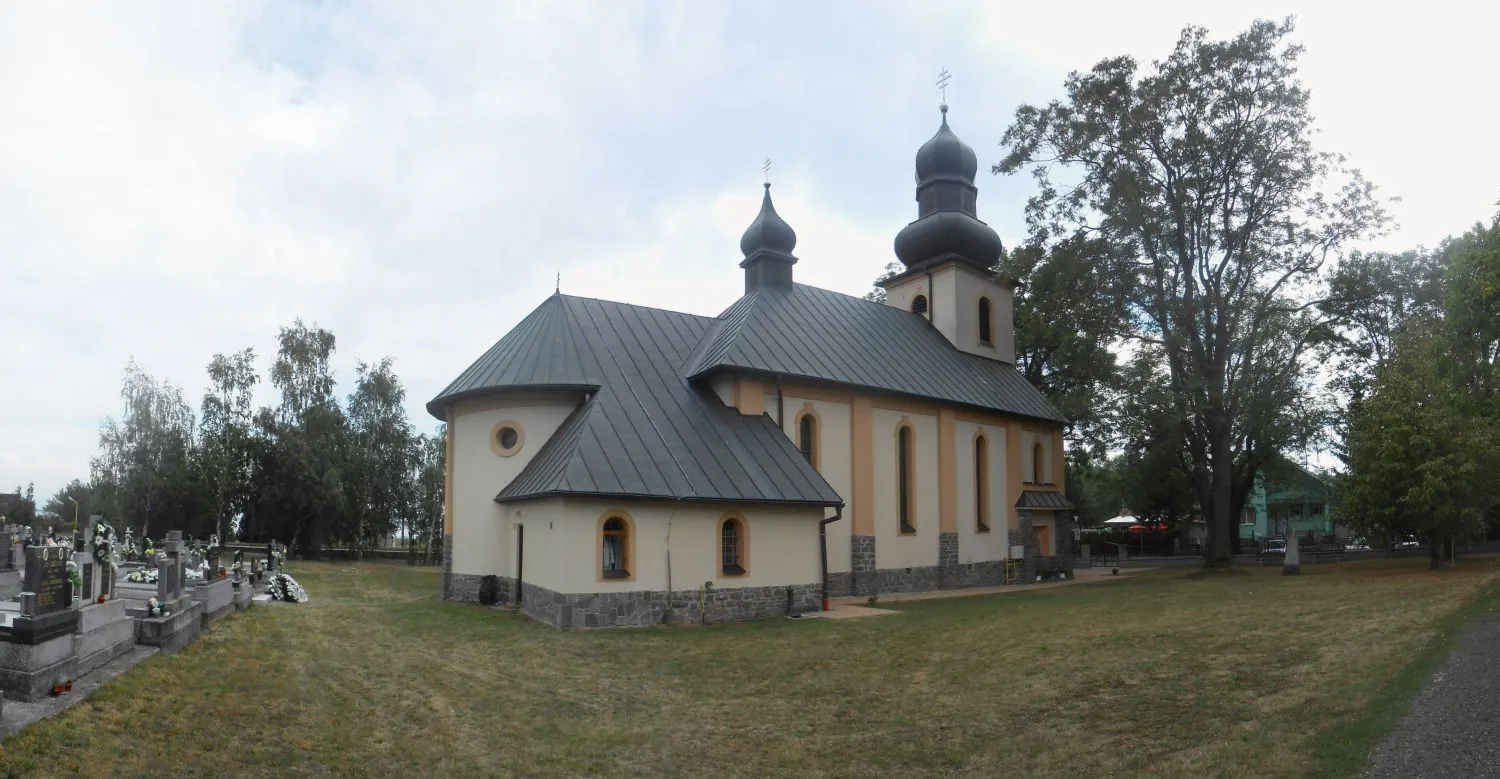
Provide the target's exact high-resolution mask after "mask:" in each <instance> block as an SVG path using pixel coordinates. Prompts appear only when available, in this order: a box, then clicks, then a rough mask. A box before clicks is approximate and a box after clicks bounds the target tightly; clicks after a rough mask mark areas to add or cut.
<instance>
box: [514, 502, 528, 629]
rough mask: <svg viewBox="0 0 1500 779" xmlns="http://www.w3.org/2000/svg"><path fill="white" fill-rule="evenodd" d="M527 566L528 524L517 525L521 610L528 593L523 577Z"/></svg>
mask: <svg viewBox="0 0 1500 779" xmlns="http://www.w3.org/2000/svg"><path fill="white" fill-rule="evenodd" d="M525 564H526V523H524V522H517V523H516V597H515V602H516V607H517V608H520V607H521V605H522V602H523V601H524V599H525V598H524V595H525V592H526V585H525V579H523V578H522V577H521V574H522V572H523V571H524V566H525Z"/></svg>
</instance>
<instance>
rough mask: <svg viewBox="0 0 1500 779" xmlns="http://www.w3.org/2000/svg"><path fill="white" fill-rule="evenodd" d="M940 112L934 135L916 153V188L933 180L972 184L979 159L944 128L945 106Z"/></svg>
mask: <svg viewBox="0 0 1500 779" xmlns="http://www.w3.org/2000/svg"><path fill="white" fill-rule="evenodd" d="M942 112H943V125H942V126H941V127H939V128H938V131H937V134H936V135H934V136H932V138H931V139H930V140H928V141H927V143H924V144H922V148H920V149H917V185H918V186H920V185H922V184H924V183H926V182H928V181H932V180H934V179H961V180H962V181H964V182H966V183H969V184H973V183H974V175H975V174H976V173H978V172H979V158H978V157H977V156H975V154H974V150H973V149H971V148H969V145H968V144H967V143H964V142H963V141H961V140H959V139H958V136H957V135H954V134H953V130H951V129H949V128H948V106H943V107H942Z"/></svg>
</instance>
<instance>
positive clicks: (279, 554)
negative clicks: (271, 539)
mask: <svg viewBox="0 0 1500 779" xmlns="http://www.w3.org/2000/svg"><path fill="white" fill-rule="evenodd" d="M271 554H272V556H273V557H275V558H276V567H277V568H281V567H282V566H284V565H286V547H284V546H278V547H276V548H275V549H274V550H272V552H271Z"/></svg>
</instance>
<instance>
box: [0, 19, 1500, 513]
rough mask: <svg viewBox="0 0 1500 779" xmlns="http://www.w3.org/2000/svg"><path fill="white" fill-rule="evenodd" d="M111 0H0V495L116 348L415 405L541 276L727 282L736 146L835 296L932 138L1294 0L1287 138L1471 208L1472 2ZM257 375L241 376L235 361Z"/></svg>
mask: <svg viewBox="0 0 1500 779" xmlns="http://www.w3.org/2000/svg"><path fill="white" fill-rule="evenodd" d="M1342 5H1343V4H1339V3H1327V4H1319V3H1309V2H1302V3H1287V2H1262V1H1260V0H1247V2H1244V3H1235V4H1205V3H1201V2H1195V3H1187V2H1166V3H1137V4H1119V3H1112V2H1092V1H1091V0H1090V1H1088V2H1074V3H1069V4H1067V5H1066V6H1065V7H1062V6H1053V5H1050V4H1014V3H993V2H960V1H958V0H929V1H928V2H923V3H903V2H875V1H873V0H858V1H829V2H818V3H804V2H800V1H793V2H786V1H783V0H775V1H771V2H762V1H757V2H749V1H748V0H745V1H742V2H734V3H730V2H707V3H705V2H690V1H688V2H678V3H674V2H668V1H667V0H645V1H644V2H626V1H624V0H610V1H609V2H603V1H602V0H601V1H599V2H589V3H576V2H559V1H557V0H547V1H546V2H530V3H522V2H493V3H492V2H478V1H477V0H475V1H473V2H454V1H450V0H438V1H436V2H429V3H415V2H409V1H405V0H403V1H401V2H380V1H379V0H372V1H370V2H360V3H349V2H332V1H330V2H309V3H292V2H274V3H273V2H253V1H250V0H243V1H241V0H217V1H216V2H213V3H194V4H183V3H168V2H147V1H146V0H141V2H132V3H106V2H102V1H99V2H89V3H78V4H72V3H69V4H60V3H7V4H4V5H3V6H0V73H5V74H6V76H5V77H4V78H0V279H3V282H0V283H3V287H0V289H3V290H4V296H3V304H0V489H9V488H10V487H11V486H12V485H14V484H24V483H26V482H35V484H36V490H37V496H38V500H39V502H40V501H41V500H44V499H45V497H46V496H48V495H50V494H52V493H53V492H55V491H56V490H57V489H58V488H60V487H61V486H62V485H63V484H64V483H66V482H67V481H68V480H70V479H72V478H83V479H85V480H86V479H87V478H88V471H89V458H90V457H91V456H92V455H93V454H94V453H95V450H96V448H97V444H98V430H99V426H100V424H101V423H102V422H103V421H104V420H105V419H106V418H108V417H111V416H118V415H119V414H120V412H121V408H122V403H121V401H120V398H119V385H120V379H121V375H122V372H123V370H124V368H125V366H126V364H127V363H128V362H129V361H130V360H131V359H132V358H134V359H135V360H136V361H138V362H139V363H140V364H141V366H142V367H143V368H144V369H145V370H146V371H147V372H149V373H151V374H153V375H154V376H156V377H158V378H162V379H166V380H168V381H170V382H172V383H173V384H176V385H178V386H179V387H181V388H182V389H183V391H184V393H185V395H186V397H188V398H189V399H190V400H191V401H192V403H193V405H194V406H195V407H196V406H197V405H198V404H197V399H198V398H200V397H201V396H202V393H203V388H204V384H205V378H206V374H205V368H206V366H207V364H208V362H209V360H210V358H211V357H212V356H213V355H214V354H216V353H228V352H232V351H237V350H239V349H243V348H246V347H253V348H254V349H255V350H256V353H257V355H258V356H259V357H260V367H261V372H262V376H263V377H264V375H265V373H266V371H267V370H268V368H269V365H270V358H271V357H272V356H273V355H274V352H275V338H276V333H277V331H278V328H280V327H281V326H285V325H289V324H291V323H292V322H293V321H294V320H295V319H297V318H299V317H300V318H301V319H303V320H304V321H305V322H307V323H309V324H316V325H319V326H322V327H325V328H328V329H330V330H332V331H333V332H334V334H335V335H336V336H337V338H338V351H337V354H336V356H335V361H334V365H335V368H336V369H337V370H338V372H339V378H340V381H341V385H340V387H339V392H340V394H346V393H347V392H348V391H349V389H350V385H351V383H352V377H353V373H354V366H355V365H356V364H357V362H358V361H366V362H374V361H377V360H379V359H380V358H382V357H386V356H389V357H391V358H393V360H394V362H395V368H396V371H397V372H398V374H399V375H400V376H401V378H402V380H403V381H404V383H405V386H406V389H407V393H408V406H409V409H410V413H411V417H412V420H413V421H414V423H415V424H416V425H417V426H418V428H419V429H423V430H430V429H432V428H433V427H435V426H436V424H437V421H436V420H435V419H433V418H432V417H430V416H428V415H427V414H426V412H425V411H424V410H423V409H422V406H423V405H424V404H425V402H426V401H427V400H429V399H431V398H432V397H433V396H434V395H436V394H437V393H438V392H439V391H440V390H441V389H442V388H443V387H444V386H445V385H446V384H447V383H448V382H449V381H451V380H452V379H453V378H454V377H455V376H457V375H458V374H459V373H460V372H461V371H462V370H463V369H464V368H465V367H467V366H468V365H469V363H470V362H472V361H473V360H474V359H475V358H477V357H478V356H479V355H480V354H481V353H482V352H483V351H484V350H485V349H486V348H488V347H489V346H490V345H491V344H492V343H494V341H496V340H498V339H499V338H500V337H501V336H502V335H504V334H505V332H506V331H507V330H508V329H509V328H510V327H511V326H512V325H514V324H515V323H516V322H517V321H519V320H520V319H521V318H522V317H523V316H525V315H526V314H527V313H528V312H530V311H531V310H532V309H533V308H534V307H536V306H537V305H538V304H540V303H541V302H542V301H543V300H544V299H545V298H546V296H547V295H549V294H551V293H552V291H553V289H554V287H555V285H558V284H559V279H560V286H561V289H562V291H563V292H565V293H568V294H574V295H583V296H593V297H601V298H606V299H611V300H621V301H626V302H631V303H638V304H642V305H650V306H657V307H662V308H669V309H675V310H679V311H688V312H692V313H698V314H706V315H713V314H717V313H718V312H719V311H721V310H723V309H724V308H725V307H727V306H728V305H729V304H730V303H732V302H733V301H734V300H735V298H737V297H738V296H739V294H740V293H741V292H742V289H743V276H742V271H741V270H740V269H739V267H738V262H739V260H740V259H741V257H740V253H739V250H738V241H739V236H740V234H741V232H742V231H743V230H744V228H745V227H746V226H748V225H749V223H750V221H751V220H752V219H753V218H754V216H755V213H756V210H757V208H758V202H759V198H760V194H761V186H760V185H761V181H762V163H763V161H764V160H766V159H767V158H769V159H771V160H772V161H773V164H772V167H771V171H770V176H771V181H772V183H773V189H772V192H773V196H774V198H775V201H776V207H777V210H778V211H779V212H780V213H781V215H782V216H783V217H784V218H785V219H786V220H787V221H788V222H789V223H790V224H791V225H792V226H793V228H795V229H796V231H797V234H798V244H797V255H798V256H799V257H800V258H801V261H800V262H799V264H798V265H797V266H796V275H797V278H798V280H799V281H801V282H803V283H809V284H815V285H818V286H822V287H827V288H830V289H835V290H839V291H842V292H847V293H850V294H862V293H863V292H865V291H867V290H868V289H869V288H870V282H871V280H872V279H873V278H874V277H875V276H876V275H877V274H879V273H880V271H881V269H882V268H883V267H884V266H885V265H886V264H887V263H888V262H890V261H892V260H893V259H894V256H893V252H892V248H891V241H892V239H893V238H894V236H895V234H896V232H897V231H898V230H900V228H901V227H902V226H904V225H905V224H906V223H907V222H909V221H911V220H912V219H913V218H914V217H915V215H916V204H915V202H914V200H913V190H912V186H913V179H912V176H913V172H912V157H913V154H914V153H915V151H916V149H917V147H918V146H920V145H921V144H922V143H923V142H924V141H925V140H926V139H927V138H929V137H930V136H931V135H932V133H933V132H934V131H935V130H936V127H937V122H938V113H937V106H938V103H939V97H938V92H937V89H936V87H935V86H934V81H935V80H936V78H937V75H938V73H939V71H940V70H943V69H947V70H948V71H949V72H950V73H951V74H952V79H951V81H950V82H949V87H948V91H947V101H948V103H949V104H950V106H951V112H950V115H949V116H950V121H951V124H952V126H953V129H954V131H955V132H956V133H957V134H958V135H959V136H960V137H961V138H963V139H964V140H965V141H967V142H968V143H969V144H970V145H972V146H973V147H974V148H975V150H976V151H977V152H978V154H979V158H980V163H981V165H980V169H981V175H980V180H979V181H978V182H977V183H978V185H979V188H980V195H979V215H980V217H981V218H982V219H984V220H985V221H987V222H989V223H990V224H991V225H993V226H995V228H996V229H997V231H998V232H999V233H1000V235H1001V237H1002V239H1004V240H1005V241H1006V243H1007V245H1013V244H1015V243H1018V242H1019V241H1020V240H1021V239H1022V238H1023V237H1024V236H1025V225H1024V220H1023V215H1022V207H1023V205H1024V202H1025V199H1026V198H1027V196H1029V195H1030V194H1031V193H1032V189H1033V184H1032V182H1031V180H1030V179H1029V178H1028V177H1026V176H1015V177H1011V178H1003V177H997V176H992V175H990V174H989V173H988V169H989V165H990V164H992V163H994V162H997V161H998V160H999V159H1000V158H1001V156H1002V155H1003V152H1002V150H1001V148H1000V146H999V145H998V142H999V139H1000V137H1001V135H1002V134H1003V133H1004V131H1005V128H1006V126H1007V125H1008V122H1009V119H1010V118H1011V117H1012V116H1013V115H1014V112H1015V110H1016V108H1017V107H1018V106H1020V105H1022V104H1027V103H1040V102H1045V101H1048V100H1051V99H1054V98H1058V97H1060V96H1061V92H1062V84H1063V80H1064V78H1065V77H1066V76H1067V74H1068V72H1069V71H1071V70H1081V69H1086V68H1088V67H1090V66H1091V65H1093V64H1094V63H1095V62H1096V61H1098V60H1100V59H1102V58H1105V57H1110V56H1116V55H1121V54H1130V55H1134V56H1136V57H1137V58H1138V59H1140V60H1141V61H1142V62H1143V63H1148V62H1150V61H1151V60H1152V59H1155V58H1160V57H1163V56H1165V55H1166V54H1168V53H1169V52H1170V49H1171V46H1172V44H1173V43H1174V42H1175V40H1176V38H1177V36H1178V33H1179V31H1180V30H1181V28H1182V27H1183V26H1184V25H1187V24H1198V25H1203V26H1205V27H1207V28H1209V30H1210V32H1211V33H1212V34H1213V35H1214V37H1217V38H1227V37H1230V36H1232V35H1233V34H1235V33H1236V32H1239V31H1240V30H1243V29H1244V28H1245V27H1247V26H1248V25H1249V23H1250V22H1251V21H1252V20H1254V19H1256V18H1273V19H1279V18H1282V17H1284V16H1286V15H1289V14H1290V15H1295V16H1296V17H1297V24H1298V28H1297V31H1296V32H1295V33H1294V39H1295V40H1296V41H1297V42H1299V43H1301V44H1303V45H1305V46H1306V48H1307V51H1306V54H1305V55H1304V58H1303V61H1302V69H1301V75H1302V78H1303V80H1304V83H1305V84H1306V85H1307V86H1308V87H1309V88H1310V89H1311V91H1312V110H1313V112H1314V114H1315V115H1316V116H1317V118H1318V126H1319V128H1320V135H1319V138H1318V141H1317V142H1318V145H1319V147H1320V148H1323V149H1326V150H1330V151H1338V152H1342V153H1345V154H1347V155H1348V157H1349V160H1350V162H1351V164H1353V165H1355V166H1357V167H1359V168H1360V169H1361V170H1362V171H1364V173H1365V175H1366V176H1367V177H1369V178H1370V179H1372V180H1373V181H1374V182H1375V183H1376V184H1377V185H1379V186H1380V188H1381V189H1380V191H1381V193H1382V195H1384V196H1390V197H1400V198H1401V201H1400V202H1397V203H1394V204H1393V205H1392V206H1391V211H1392V214H1393V216H1394V217H1395V219H1396V223H1397V225H1398V226H1399V229H1398V231H1397V232H1395V233H1394V234H1393V235H1391V236H1390V237H1388V238H1386V239H1383V244H1382V245H1381V246H1380V247H1378V248H1408V247H1412V246H1418V245H1427V246H1431V245H1435V244H1436V243H1437V242H1438V241H1440V240H1441V239H1442V238H1443V237H1444V236H1447V235H1450V234H1454V233H1460V232H1463V231H1464V230H1466V229H1467V228H1468V227H1470V226H1471V225H1473V224H1474V223H1475V222H1476V221H1478V220H1481V219H1487V218H1489V217H1490V216H1492V215H1494V214H1495V212H1496V210H1497V205H1496V203H1497V200H1500V145H1497V144H1495V143H1494V142H1493V130H1494V128H1495V127H1496V126H1500V121H1497V120H1500V104H1497V103H1496V102H1495V101H1494V100H1493V99H1491V98H1492V95H1493V94H1494V90H1495V88H1496V84H1495V72H1496V70H1495V67H1494V64H1493V61H1492V60H1491V59H1490V56H1489V55H1488V54H1487V53H1486V52H1488V51H1490V46H1491V43H1492V41H1491V39H1490V38H1491V35H1492V32H1493V30H1494V29H1495V27H1496V24H1497V22H1500V11H1497V10H1494V9H1495V6H1493V5H1492V4H1485V3H1446V2H1425V3H1422V4H1421V5H1420V6H1413V7H1411V8H1410V9H1408V10H1407V12H1406V13H1404V14H1403V15H1396V14H1394V13H1383V12H1377V11H1375V10H1372V9H1373V8H1375V6H1366V7H1360V8H1359V10H1358V11H1357V12H1355V13H1352V14H1351V13H1350V12H1348V11H1345V10H1342V8H1341V6H1342ZM259 400H260V401H261V402H262V403H265V404H270V403H273V402H274V396H273V394H272V392H271V390H270V387H269V386H265V387H263V392H262V393H261V396H260V398H259Z"/></svg>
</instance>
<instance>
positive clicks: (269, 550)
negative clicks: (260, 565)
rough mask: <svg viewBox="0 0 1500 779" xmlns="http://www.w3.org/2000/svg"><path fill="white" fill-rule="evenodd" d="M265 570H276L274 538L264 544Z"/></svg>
mask: <svg viewBox="0 0 1500 779" xmlns="http://www.w3.org/2000/svg"><path fill="white" fill-rule="evenodd" d="M266 570H268V571H274V570H276V541H275V539H272V541H271V543H269V544H266Z"/></svg>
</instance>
